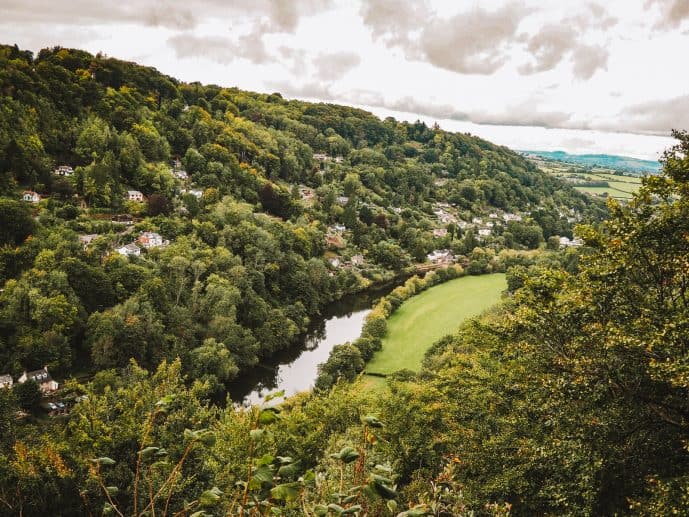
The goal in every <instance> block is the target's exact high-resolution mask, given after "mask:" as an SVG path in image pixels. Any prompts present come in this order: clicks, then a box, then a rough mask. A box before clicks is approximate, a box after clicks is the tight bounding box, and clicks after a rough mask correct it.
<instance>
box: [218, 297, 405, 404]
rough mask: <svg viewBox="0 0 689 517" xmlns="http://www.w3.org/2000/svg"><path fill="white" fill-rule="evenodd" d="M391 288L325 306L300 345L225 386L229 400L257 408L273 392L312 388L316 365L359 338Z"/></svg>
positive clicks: (293, 391) (266, 360) (287, 394)
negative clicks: (256, 405) (343, 344)
mask: <svg viewBox="0 0 689 517" xmlns="http://www.w3.org/2000/svg"><path fill="white" fill-rule="evenodd" d="M392 287H394V286H390V287H386V288H383V289H378V290H375V291H369V292H367V293H364V294H359V295H352V296H347V297H345V298H343V299H342V300H340V301H338V302H334V303H332V304H331V305H329V306H328V307H327V308H326V310H324V311H323V315H322V316H321V317H319V318H316V319H314V321H313V322H312V323H311V326H310V327H309V330H308V331H307V333H306V334H305V336H304V339H303V341H302V344H301V345H298V346H294V347H291V348H288V349H286V350H283V351H281V352H279V353H277V354H275V355H274V356H273V357H271V358H269V359H265V360H263V361H262V362H261V364H259V365H257V366H256V367H254V368H253V369H251V370H249V371H247V372H245V373H244V374H242V375H241V376H240V377H239V378H238V379H236V380H235V381H234V382H233V383H232V384H231V385H230V386H228V388H229V390H230V394H231V396H232V399H233V400H234V401H235V402H239V403H245V404H257V403H261V402H262V401H263V398H264V397H265V396H266V395H268V394H269V393H271V392H273V391H275V390H285V395H286V396H290V395H294V394H295V393H298V392H300V391H307V390H310V389H311V388H313V383H314V381H315V380H316V376H317V374H318V365H319V364H321V363H323V362H325V361H326V360H327V359H328V356H329V355H330V351H331V350H332V349H333V347H334V346H335V345H339V344H342V343H344V342H346V341H353V340H354V339H356V338H357V337H359V334H360V332H361V326H362V325H363V323H364V318H366V315H367V314H368V313H369V312H370V311H371V306H372V305H373V304H374V302H375V301H376V300H377V299H378V298H380V297H381V296H385V295H386V294H387V293H388V292H390V290H391V289H392Z"/></svg>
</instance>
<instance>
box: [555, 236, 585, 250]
mask: <svg viewBox="0 0 689 517" xmlns="http://www.w3.org/2000/svg"><path fill="white" fill-rule="evenodd" d="M583 244H584V241H582V240H581V239H579V238H575V239H571V240H570V239H569V237H560V247H561V248H578V247H579V246H581V245H583Z"/></svg>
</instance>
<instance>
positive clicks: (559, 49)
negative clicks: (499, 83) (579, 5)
mask: <svg viewBox="0 0 689 517" xmlns="http://www.w3.org/2000/svg"><path fill="white" fill-rule="evenodd" d="M575 39H576V32H575V31H574V29H573V28H572V27H571V26H569V25H560V24H558V25H555V24H550V25H545V26H544V27H542V28H541V30H540V31H538V32H537V33H536V34H535V35H533V36H531V37H530V38H529V39H528V43H527V46H526V48H527V50H528V51H529V53H531V55H532V56H533V58H534V60H535V61H534V62H531V63H527V64H525V65H522V66H521V67H519V69H518V70H519V73H521V74H525V75H528V74H535V73H538V72H545V71H548V70H552V69H553V68H555V67H556V66H557V65H558V64H559V63H560V61H562V60H563V59H564V57H565V55H566V54H568V53H569V52H571V51H572V47H573V45H574V44H575V43H574V41H575Z"/></svg>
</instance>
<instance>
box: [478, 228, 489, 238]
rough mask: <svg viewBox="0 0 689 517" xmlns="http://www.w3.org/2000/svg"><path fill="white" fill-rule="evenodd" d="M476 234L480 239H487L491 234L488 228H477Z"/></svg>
mask: <svg viewBox="0 0 689 517" xmlns="http://www.w3.org/2000/svg"><path fill="white" fill-rule="evenodd" d="M478 234H479V236H480V237H488V236H489V235H490V234H491V229H490V228H479V230H478Z"/></svg>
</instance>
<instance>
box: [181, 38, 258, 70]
mask: <svg viewBox="0 0 689 517" xmlns="http://www.w3.org/2000/svg"><path fill="white" fill-rule="evenodd" d="M168 44H169V45H170V46H171V47H172V48H173V49H174V51H175V53H176V54H177V57H180V58H189V57H206V58H208V59H211V60H213V61H216V62H217V63H221V64H229V63H232V62H233V61H234V60H235V59H237V58H244V59H248V60H249V61H251V62H253V63H264V62H266V61H268V60H269V59H270V58H271V57H270V55H269V54H268V53H267V52H266V49H265V46H264V45H263V40H261V39H260V38H253V37H251V35H245V36H241V37H240V38H239V39H238V41H237V42H235V41H232V40H231V39H229V38H222V37H219V36H194V35H193V34H188V33H186V34H177V35H175V36H172V37H171V38H169V39H168Z"/></svg>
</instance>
